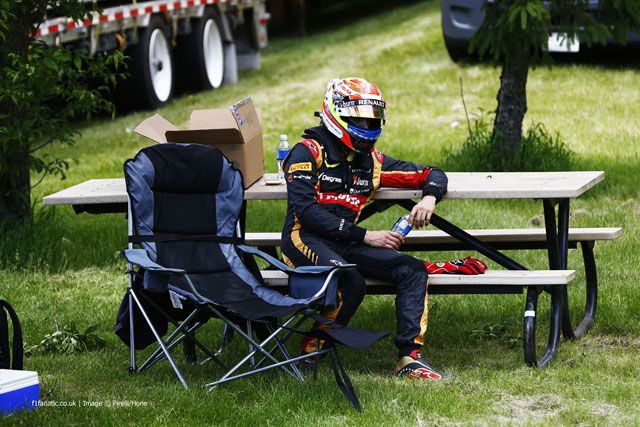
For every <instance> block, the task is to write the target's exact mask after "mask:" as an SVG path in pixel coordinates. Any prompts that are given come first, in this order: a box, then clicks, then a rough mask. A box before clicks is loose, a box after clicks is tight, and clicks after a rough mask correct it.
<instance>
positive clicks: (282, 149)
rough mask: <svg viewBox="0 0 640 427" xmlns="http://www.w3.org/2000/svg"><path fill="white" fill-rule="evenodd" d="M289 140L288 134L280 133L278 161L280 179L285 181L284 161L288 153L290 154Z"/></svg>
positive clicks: (277, 152)
mask: <svg viewBox="0 0 640 427" xmlns="http://www.w3.org/2000/svg"><path fill="white" fill-rule="evenodd" d="M289 149H290V147H289V141H288V140H287V135H280V144H278V151H276V161H277V162H278V181H280V182H284V171H283V170H282V162H283V161H284V159H285V157H287V154H289Z"/></svg>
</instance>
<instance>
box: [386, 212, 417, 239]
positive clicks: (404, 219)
mask: <svg viewBox="0 0 640 427" xmlns="http://www.w3.org/2000/svg"><path fill="white" fill-rule="evenodd" d="M412 228H413V226H412V225H409V214H404V215H402V216H401V217H400V218H399V219H398V220H397V221H396V223H395V224H393V227H392V228H391V231H395V232H396V233H400V234H402V237H407V234H409V232H410V231H411V229H412Z"/></svg>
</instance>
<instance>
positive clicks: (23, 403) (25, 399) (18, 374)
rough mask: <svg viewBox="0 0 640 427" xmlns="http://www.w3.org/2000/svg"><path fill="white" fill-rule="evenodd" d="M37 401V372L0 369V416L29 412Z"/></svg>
mask: <svg viewBox="0 0 640 427" xmlns="http://www.w3.org/2000/svg"><path fill="white" fill-rule="evenodd" d="M39 400H40V383H39V382H38V373H37V372H33V371H13V370H10V369H0V415H7V414H10V413H12V412H19V411H22V410H24V409H28V410H31V409H33V408H34V407H35V406H38V402H39Z"/></svg>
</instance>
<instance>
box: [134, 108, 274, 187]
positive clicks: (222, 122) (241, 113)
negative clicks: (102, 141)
mask: <svg viewBox="0 0 640 427" xmlns="http://www.w3.org/2000/svg"><path fill="white" fill-rule="evenodd" d="M260 119H261V117H260V111H259V110H256V108H255V107H254V105H253V101H252V99H251V97H248V98H245V99H243V100H242V101H240V102H238V103H237V104H235V105H232V106H231V107H229V108H214V109H208V110H194V111H193V112H192V113H191V119H190V120H189V129H185V130H182V129H179V128H178V127H176V126H175V125H174V124H172V123H171V122H169V121H168V120H166V119H165V118H164V117H162V116H161V115H159V114H156V115H154V116H152V117H149V118H148V119H146V120H144V121H143V122H142V123H140V124H139V125H138V127H137V128H136V129H135V131H136V133H137V134H139V135H142V136H144V137H146V138H149V139H151V140H153V141H155V142H158V143H163V142H177V143H183V144H203V145H208V146H210V147H213V148H217V149H219V150H220V151H222V154H224V155H225V156H226V157H227V158H228V159H229V160H230V161H232V162H233V161H235V162H237V163H238V165H239V167H240V170H241V171H242V176H243V178H244V188H248V187H249V186H250V185H251V184H253V183H254V182H256V181H257V180H259V179H260V178H261V177H262V175H264V160H263V158H264V153H263V148H262V127H261V125H260V123H261V121H260Z"/></svg>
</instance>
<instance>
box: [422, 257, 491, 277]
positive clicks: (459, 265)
mask: <svg viewBox="0 0 640 427" xmlns="http://www.w3.org/2000/svg"><path fill="white" fill-rule="evenodd" d="M424 265H425V267H427V273H429V274H469V275H472V274H483V273H484V271H485V270H486V269H487V264H485V263H484V262H482V261H480V260H479V259H475V258H471V257H466V258H461V259H454V260H453V261H444V262H425V263H424Z"/></svg>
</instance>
